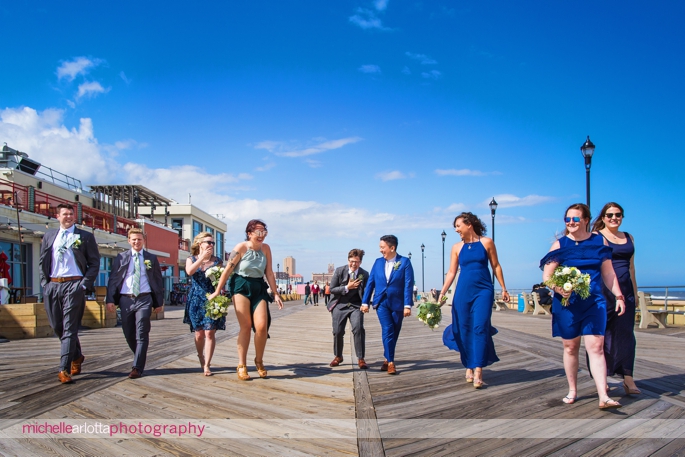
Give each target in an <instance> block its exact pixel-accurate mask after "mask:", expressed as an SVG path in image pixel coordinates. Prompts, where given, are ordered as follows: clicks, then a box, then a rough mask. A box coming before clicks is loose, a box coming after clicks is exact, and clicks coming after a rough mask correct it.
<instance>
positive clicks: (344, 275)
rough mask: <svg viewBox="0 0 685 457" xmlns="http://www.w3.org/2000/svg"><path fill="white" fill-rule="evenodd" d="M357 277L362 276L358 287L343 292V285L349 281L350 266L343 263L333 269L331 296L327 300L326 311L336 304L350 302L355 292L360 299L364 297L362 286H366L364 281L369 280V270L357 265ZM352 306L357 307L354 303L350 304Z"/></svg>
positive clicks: (331, 309)
mask: <svg viewBox="0 0 685 457" xmlns="http://www.w3.org/2000/svg"><path fill="white" fill-rule="evenodd" d="M359 278H363V279H362V283H361V284H360V285H359V287H358V288H357V289H356V290H355V289H352V290H350V291H349V292H347V293H344V292H345V286H346V285H347V283H348V282H350V267H348V266H347V265H344V266H342V267H338V268H336V269H335V272H333V278H331V294H332V298H331V301H329V302H328V311H333V308H335V307H336V306H337V305H338V304H341V305H346V304H348V303H350V298H352V297H353V296H354V294H355V293H357V294H358V295H359V299H360V300H361V298H362V297H364V288H365V287H366V283H367V282H368V281H369V272H368V271H366V270H364V269H363V268H361V267H359V270H357V279H359ZM360 304H361V302H360ZM352 306H354V307H355V308H357V307H358V305H356V304H352Z"/></svg>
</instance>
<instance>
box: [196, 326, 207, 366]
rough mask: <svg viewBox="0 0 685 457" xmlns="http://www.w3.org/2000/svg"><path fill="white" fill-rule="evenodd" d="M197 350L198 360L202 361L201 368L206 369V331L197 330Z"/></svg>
mask: <svg viewBox="0 0 685 457" xmlns="http://www.w3.org/2000/svg"><path fill="white" fill-rule="evenodd" d="M195 349H196V350H197V358H198V359H200V366H201V367H203V368H204V366H205V356H204V349H205V331H204V330H196V331H195Z"/></svg>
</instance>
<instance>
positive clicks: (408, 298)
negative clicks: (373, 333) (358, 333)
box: [360, 235, 414, 374]
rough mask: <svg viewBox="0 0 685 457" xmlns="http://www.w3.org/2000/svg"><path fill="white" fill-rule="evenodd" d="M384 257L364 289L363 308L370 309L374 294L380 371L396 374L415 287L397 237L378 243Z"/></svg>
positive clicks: (387, 237)
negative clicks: (381, 356)
mask: <svg viewBox="0 0 685 457" xmlns="http://www.w3.org/2000/svg"><path fill="white" fill-rule="evenodd" d="M379 247H380V251H381V254H382V255H383V257H381V258H380V259H376V262H375V263H374V264H373V268H371V273H370V274H369V282H368V284H367V285H366V290H365V291H364V298H363V299H362V306H361V308H360V309H361V311H362V312H364V313H368V312H369V303H370V300H371V294H373V302H372V305H373V308H374V309H375V310H376V313H378V320H379V321H380V323H381V330H382V333H383V349H384V355H385V363H383V366H382V367H381V371H387V372H388V374H396V373H397V369H396V368H395V346H396V345H397V339H398V337H399V336H400V330H401V329H402V319H404V318H405V317H407V316H411V308H412V306H413V305H414V300H413V296H412V295H413V294H412V287H413V286H414V269H413V268H412V266H411V262H410V261H409V259H408V258H406V257H402V256H401V255H399V254H397V252H396V251H397V237H396V236H395V235H385V236H382V237H381V241H380V244H379Z"/></svg>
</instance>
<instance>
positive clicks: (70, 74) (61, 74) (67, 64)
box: [57, 57, 104, 81]
mask: <svg viewBox="0 0 685 457" xmlns="http://www.w3.org/2000/svg"><path fill="white" fill-rule="evenodd" d="M103 62H104V60H102V59H89V58H87V57H75V58H74V59H73V60H67V61H64V62H62V63H61V65H60V66H59V67H57V79H63V78H64V79H67V80H68V81H73V80H74V78H76V77H77V76H78V75H85V74H87V73H88V72H89V71H90V70H91V69H92V68H95V67H96V66H98V65H100V64H101V63H103Z"/></svg>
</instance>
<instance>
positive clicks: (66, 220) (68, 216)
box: [57, 208, 76, 230]
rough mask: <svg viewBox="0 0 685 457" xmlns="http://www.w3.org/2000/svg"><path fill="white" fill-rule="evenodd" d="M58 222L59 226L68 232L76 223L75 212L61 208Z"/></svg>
mask: <svg viewBox="0 0 685 457" xmlns="http://www.w3.org/2000/svg"><path fill="white" fill-rule="evenodd" d="M57 220H58V221H59V226H60V227H61V228H62V229H64V230H66V229H68V228H71V226H72V225H74V222H76V219H75V216H74V211H73V210H70V209H68V208H60V209H59V213H57Z"/></svg>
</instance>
